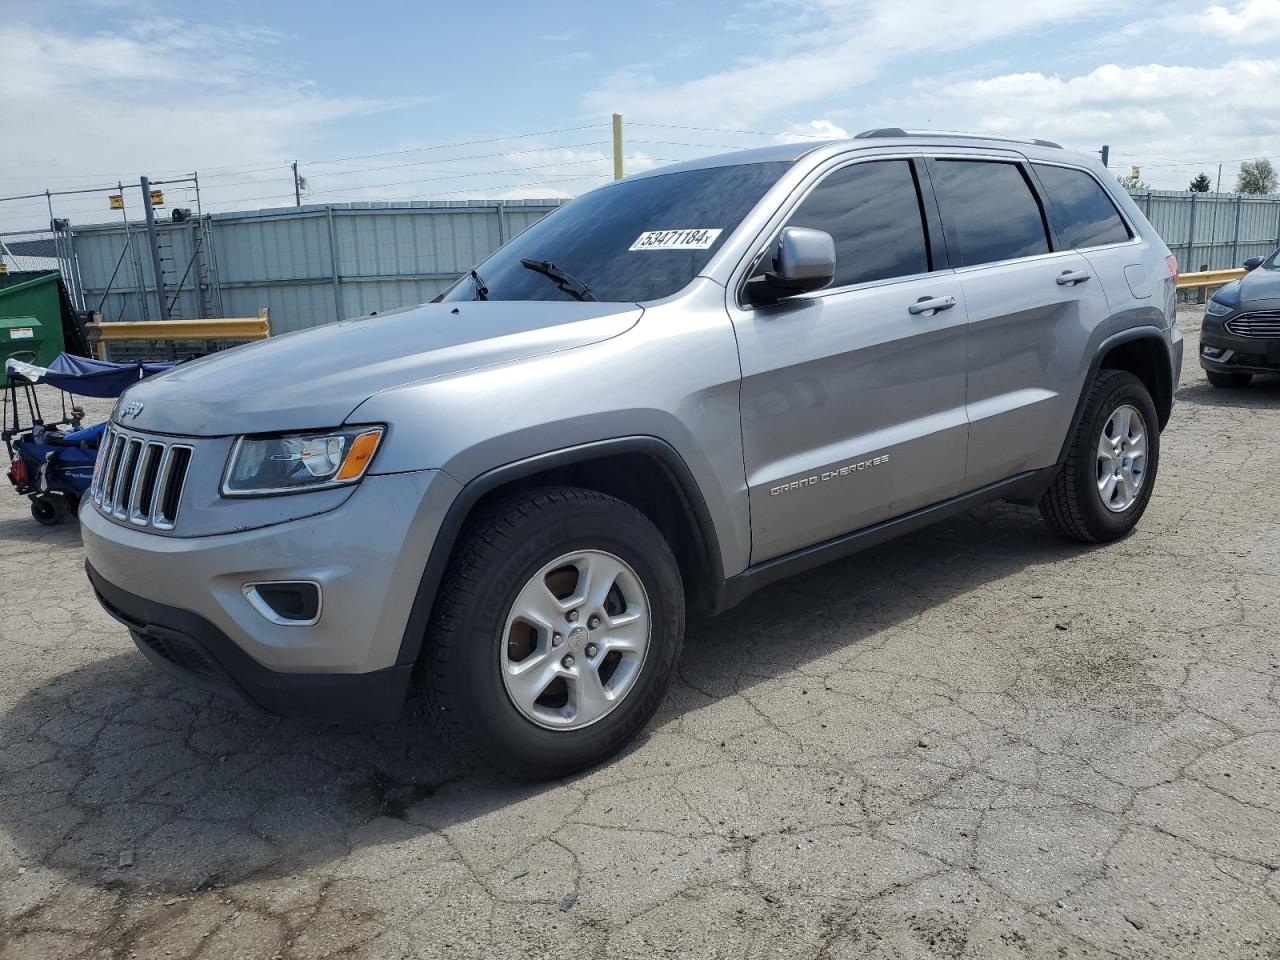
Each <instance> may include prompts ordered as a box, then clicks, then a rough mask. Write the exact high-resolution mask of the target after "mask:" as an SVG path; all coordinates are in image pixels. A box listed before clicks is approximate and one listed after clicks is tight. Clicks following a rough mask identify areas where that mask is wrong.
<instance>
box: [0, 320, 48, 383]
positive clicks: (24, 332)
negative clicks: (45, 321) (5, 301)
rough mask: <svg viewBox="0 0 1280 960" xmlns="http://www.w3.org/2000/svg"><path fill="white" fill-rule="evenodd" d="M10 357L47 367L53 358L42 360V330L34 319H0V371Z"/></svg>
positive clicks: (38, 322) (0, 377)
mask: <svg viewBox="0 0 1280 960" xmlns="http://www.w3.org/2000/svg"><path fill="white" fill-rule="evenodd" d="M56 356H57V354H56V353H55V354H53V357H56ZM10 357H17V358H18V359H19V360H24V361H26V362H27V363H35V364H39V365H40V366H48V360H49V359H52V358H53V357H49V358H48V359H45V358H44V328H43V327H42V326H41V325H40V321H39V320H37V319H36V318H35V317H0V369H3V367H4V363H5V361H6V360H8V359H9V358H10ZM0 379H3V374H0Z"/></svg>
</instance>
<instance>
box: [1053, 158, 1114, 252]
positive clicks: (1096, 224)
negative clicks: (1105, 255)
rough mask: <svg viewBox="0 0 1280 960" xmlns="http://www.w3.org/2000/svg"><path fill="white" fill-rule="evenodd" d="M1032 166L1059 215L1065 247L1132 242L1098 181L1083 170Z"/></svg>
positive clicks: (1059, 225) (1079, 247)
mask: <svg viewBox="0 0 1280 960" xmlns="http://www.w3.org/2000/svg"><path fill="white" fill-rule="evenodd" d="M1033 166H1034V167H1035V171H1036V175H1037V176H1038V177H1039V178H1040V182H1041V183H1042V184H1044V190H1045V193H1047V194H1048V195H1049V202H1050V203H1051V204H1052V205H1053V209H1054V212H1055V213H1056V214H1057V220H1058V231H1059V233H1060V234H1061V236H1062V242H1063V243H1064V244H1066V245H1067V246H1068V247H1071V248H1072V249H1074V250H1080V249H1083V248H1086V247H1101V246H1103V245H1105V244H1108V243H1123V242H1124V241H1126V240H1128V239H1129V228H1128V227H1126V226H1125V223H1124V220H1123V219H1122V218H1121V216H1120V212H1119V211H1118V210H1116V205H1115V204H1114V203H1112V201H1111V198H1110V197H1108V196H1107V193H1106V191H1105V190H1103V189H1102V187H1101V186H1100V185H1099V184H1098V181H1097V180H1095V179H1093V177H1091V176H1089V174H1087V173H1085V172H1084V171H1083V170H1072V169H1070V168H1068V167H1052V166H1048V165H1045V164H1039V163H1037V164H1033Z"/></svg>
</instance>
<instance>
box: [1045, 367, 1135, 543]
mask: <svg viewBox="0 0 1280 960" xmlns="http://www.w3.org/2000/svg"><path fill="white" fill-rule="evenodd" d="M1159 465H1160V421H1159V419H1158V415H1157V413H1156V407H1155V403H1153V402H1152V400H1151V394H1150V393H1148V392H1147V388H1146V386H1144V385H1143V383H1142V381H1141V380H1139V379H1138V378H1137V377H1135V376H1134V375H1133V374H1131V373H1128V372H1126V371H1124V370H1102V371H1100V372H1099V373H1098V375H1097V376H1096V377H1095V378H1094V380H1093V383H1092V384H1091V385H1090V387H1089V394H1088V397H1087V398H1086V400H1085V407H1084V412H1083V415H1082V416H1081V418H1080V423H1079V424H1078V425H1077V426H1076V431H1075V434H1074V435H1073V436H1072V438H1071V442H1070V445H1069V447H1068V448H1067V459H1066V463H1064V464H1063V465H1062V469H1061V470H1060V471H1059V473H1058V475H1057V476H1056V477H1055V478H1054V481H1053V483H1052V484H1051V485H1050V487H1049V489H1048V490H1047V491H1046V492H1045V494H1044V496H1043V497H1042V498H1041V500H1040V514H1041V516H1043V517H1044V518H1045V520H1046V521H1047V522H1048V523H1049V525H1050V526H1051V527H1053V528H1054V529H1055V530H1056V531H1057V532H1058V533H1060V534H1061V535H1062V536H1064V537H1066V538H1067V539H1069V540H1078V541H1080V542H1082V543H1102V542H1105V541H1108V540H1115V539H1117V538H1119V537H1122V536H1124V535H1125V534H1126V533H1128V532H1129V531H1130V530H1132V529H1133V527H1134V525H1135V524H1136V523H1137V522H1138V520H1139V519H1140V518H1141V517H1142V514H1143V512H1144V511H1145V510H1146V509H1147V503H1148V501H1150V499H1151V491H1152V488H1153V487H1154V486H1155V482H1156V469H1157V467H1159Z"/></svg>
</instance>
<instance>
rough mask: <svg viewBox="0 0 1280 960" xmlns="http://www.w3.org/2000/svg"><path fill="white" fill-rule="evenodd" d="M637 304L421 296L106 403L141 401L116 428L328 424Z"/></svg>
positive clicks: (167, 377)
mask: <svg viewBox="0 0 1280 960" xmlns="http://www.w3.org/2000/svg"><path fill="white" fill-rule="evenodd" d="M642 312H643V310H642V309H641V308H640V307H638V306H636V305H635V304H620V303H591V302H587V303H577V302H567V301H566V302H561V301H518V302H517V301H510V302H508V301H493V302H490V301H475V302H467V303H433V304H425V305H423V306H420V307H413V308H410V309H408V310H401V311H397V312H394V313H388V314H384V315H382V316H378V317H360V318H358V319H354V320H344V321H342V322H340V323H331V324H328V325H326V326H322V327H315V328H313V329H310V330H303V331H299V332H298V333H291V334H286V335H284V336H280V337H272V338H271V339H269V340H263V341H261V342H259V343H253V344H247V345H246V346H243V347H237V348H235V349H233V350H228V351H226V352H224V353H218V354H214V355H213V356H209V357H204V358H202V359H199V360H194V361H192V362H190V363H184V364H181V365H180V366H177V367H175V368H173V369H172V370H169V371H167V372H165V373H162V374H159V375H158V376H154V377H150V378H148V379H146V380H143V381H142V382H140V383H138V384H137V385H136V386H133V387H130V388H129V390H128V391H126V393H125V394H124V395H123V396H122V397H121V399H120V401H119V402H118V403H117V405H116V409H117V410H124V408H125V405H126V404H130V405H131V406H136V404H138V403H141V405H142V410H141V412H138V413H135V414H133V415H131V416H129V417H128V419H126V420H123V421H122V422H123V423H124V425H125V426H127V427H137V428H138V429H140V430H153V431H157V432H160V433H176V434H184V435H187V436H196V437H198V436H223V435H230V434H239V433H269V432H273V431H282V430H306V429H311V428H325V427H333V426H337V425H338V424H340V423H342V422H343V421H344V420H345V419H346V418H347V416H348V415H349V414H350V413H351V411H352V410H354V409H355V408H356V407H357V406H359V405H360V404H361V403H362V402H363V401H364V400H366V399H368V398H369V397H370V396H372V395H373V394H375V393H378V392H379V391H382V390H387V389H390V388H392V387H397V386H401V385H403V384H406V383H411V382H414V381H418V380H428V379H432V378H434V377H441V376H447V375H449V374H452V373H457V372H459V371H462V370H469V369H472V368H474V367H479V366H486V365H489V364H494V363H503V362H507V361H511V360H520V359H524V358H527V357H533V356H538V355H540V354H544V353H551V352H554V351H557V350H565V349H569V348H571V347H580V346H585V345H587V344H590V343H596V342H598V341H600V340H606V339H609V338H610V337H615V336H617V335H618V334H620V333H623V332H625V331H626V330H628V329H629V328H630V327H632V326H633V325H634V324H635V322H636V321H637V320H638V319H639V318H640V314H641V313H642ZM113 416H114V414H113Z"/></svg>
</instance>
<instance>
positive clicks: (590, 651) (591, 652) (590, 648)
mask: <svg viewBox="0 0 1280 960" xmlns="http://www.w3.org/2000/svg"><path fill="white" fill-rule="evenodd" d="M597 649H598V648H597V647H596V645H595V644H594V643H588V644H587V651H586V653H587V656H588V657H594V656H595V655H596V650H597Z"/></svg>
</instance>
